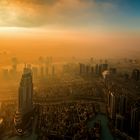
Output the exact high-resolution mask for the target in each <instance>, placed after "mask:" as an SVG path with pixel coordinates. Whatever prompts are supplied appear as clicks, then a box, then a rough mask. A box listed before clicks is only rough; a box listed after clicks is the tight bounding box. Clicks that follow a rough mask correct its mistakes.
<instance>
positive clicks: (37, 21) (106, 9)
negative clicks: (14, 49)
mask: <svg viewBox="0 0 140 140" xmlns="http://www.w3.org/2000/svg"><path fill="white" fill-rule="evenodd" d="M124 1H125V2H124V3H121V0H116V1H115V0H24V1H23V0H0V26H10V27H11V26H16V27H40V26H49V25H54V26H55V25H56V26H57V25H58V26H71V27H73V26H74V27H79V26H84V27H85V26H86V27H88V26H92V27H95V28H96V26H104V27H105V26H114V25H116V24H121V22H122V21H123V20H122V19H123V18H125V17H122V13H121V10H120V9H119V7H123V5H124V4H125V3H126V0H124ZM135 1H136V0H135ZM121 4H122V5H121ZM128 5H129V4H128ZM122 9H123V8H122ZM125 19H126V18H125ZM113 21H114V22H113ZM133 21H134V20H133ZM123 22H124V21H123ZM134 22H135V21H134ZM128 23H129V20H127V19H126V22H125V23H123V24H124V25H125V24H128ZM124 25H123V26H124Z"/></svg>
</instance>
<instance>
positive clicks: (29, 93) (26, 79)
mask: <svg viewBox="0 0 140 140" xmlns="http://www.w3.org/2000/svg"><path fill="white" fill-rule="evenodd" d="M18 98H19V99H18V112H21V113H22V114H26V113H28V112H30V111H31V110H32V108H33V103H32V102H33V100H32V98H33V82H32V71H31V69H30V68H26V67H25V68H24V71H23V74H22V78H21V81H20V86H19V96H18Z"/></svg>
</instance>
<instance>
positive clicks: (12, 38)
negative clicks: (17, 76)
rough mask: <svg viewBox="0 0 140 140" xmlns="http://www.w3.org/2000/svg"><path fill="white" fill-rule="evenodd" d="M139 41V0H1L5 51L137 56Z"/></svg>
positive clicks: (0, 36)
mask: <svg viewBox="0 0 140 140" xmlns="http://www.w3.org/2000/svg"><path fill="white" fill-rule="evenodd" d="M139 40H140V0H0V46H1V48H0V49H2V50H9V51H12V52H15V53H17V54H18V53H19V52H20V53H21V52H22V54H24V55H25V54H26V53H28V54H29V55H30V54H35V53H36V54H38V55H40V54H41V53H42V54H44V55H45V53H46V54H47V55H49V54H50V55H58V56H61V55H64V56H68V55H69V56H70V55H77V56H88V55H89V56H91V55H95V56H100V55H103V56H106V57H107V56H108V57H109V56H114V55H116V56H119V55H120V56H123V55H124V56H127V54H128V53H129V54H130V55H131V56H134V55H137V54H136V53H138V52H139V51H140V41H139ZM32 49H34V52H32ZM29 52H30V53H29Z"/></svg>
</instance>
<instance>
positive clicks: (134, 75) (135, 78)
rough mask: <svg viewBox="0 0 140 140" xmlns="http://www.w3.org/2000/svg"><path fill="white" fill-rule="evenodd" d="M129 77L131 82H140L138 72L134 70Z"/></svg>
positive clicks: (139, 73)
mask: <svg viewBox="0 0 140 140" xmlns="http://www.w3.org/2000/svg"><path fill="white" fill-rule="evenodd" d="M131 77H132V79H133V80H136V81H138V80H140V70H138V69H134V70H133V72H132V76H131Z"/></svg>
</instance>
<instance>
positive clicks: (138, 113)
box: [131, 100, 140, 139]
mask: <svg viewBox="0 0 140 140" xmlns="http://www.w3.org/2000/svg"><path fill="white" fill-rule="evenodd" d="M139 122H140V100H138V101H137V102H136V103H135V104H134V105H133V106H132V109H131V131H132V134H133V136H134V137H135V138H136V139H138V137H139Z"/></svg>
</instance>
